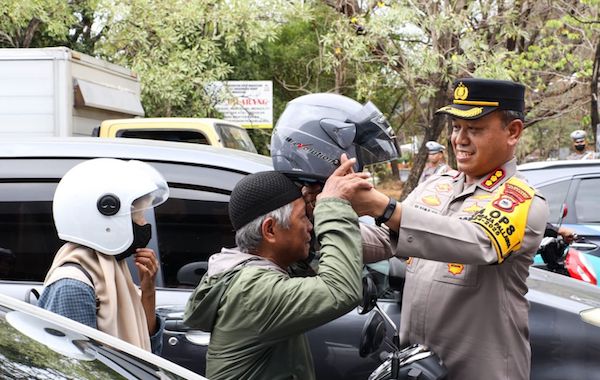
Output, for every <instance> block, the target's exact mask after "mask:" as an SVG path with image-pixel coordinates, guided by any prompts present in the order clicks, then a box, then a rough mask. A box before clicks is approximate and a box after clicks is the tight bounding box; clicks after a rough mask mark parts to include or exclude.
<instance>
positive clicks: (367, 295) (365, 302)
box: [357, 273, 377, 314]
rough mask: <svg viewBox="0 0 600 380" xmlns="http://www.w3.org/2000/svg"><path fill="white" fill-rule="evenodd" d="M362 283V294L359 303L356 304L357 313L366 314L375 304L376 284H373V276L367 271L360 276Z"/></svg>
mask: <svg viewBox="0 0 600 380" xmlns="http://www.w3.org/2000/svg"><path fill="white" fill-rule="evenodd" d="M362 284H363V294H362V300H361V302H360V305H358V307H357V309H358V314H367V313H368V312H369V311H371V310H373V308H374V307H375V304H376V303H377V286H375V281H373V276H371V274H370V273H367V274H365V275H364V276H363V278H362Z"/></svg>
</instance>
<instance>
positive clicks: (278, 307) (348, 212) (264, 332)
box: [235, 198, 362, 339]
mask: <svg viewBox="0 0 600 380" xmlns="http://www.w3.org/2000/svg"><path fill="white" fill-rule="evenodd" d="M315 232H316V235H317V238H318V239H319V242H320V245H321V259H320V261H319V271H318V274H317V275H316V276H315V277H303V278H289V277H287V276H285V275H282V274H281V273H278V272H276V271H272V270H264V269H262V270H258V269H257V270H244V271H242V274H241V275H240V277H241V276H255V277H256V278H254V279H252V278H246V279H244V280H242V279H241V278H240V279H238V281H236V284H235V285H237V284H240V283H244V284H249V285H247V286H248V287H249V288H248V289H240V291H241V292H243V293H246V292H247V296H244V297H242V298H241V299H242V300H243V302H244V304H245V307H246V309H247V311H248V314H247V318H256V319H257V321H256V323H254V324H252V325H254V326H258V327H257V328H258V329H259V331H258V332H259V333H260V334H261V337H263V338H264V339H279V338H286V337H289V336H290V335H294V334H299V333H302V332H305V331H307V330H310V329H312V328H315V327H317V326H319V325H322V324H324V323H327V322H329V321H331V320H333V319H335V318H337V317H339V316H341V315H344V314H345V313H347V312H348V311H350V310H352V308H354V307H355V306H356V305H357V304H358V302H359V300H360V298H361V295H362V280H361V270H362V252H361V237H360V231H359V227H358V217H357V215H356V213H355V212H354V210H353V209H352V208H351V207H350V204H349V203H348V202H346V201H343V200H340V199H335V198H329V199H323V200H320V201H319V202H318V203H317V207H316V208H315ZM250 292H251V294H250Z"/></svg>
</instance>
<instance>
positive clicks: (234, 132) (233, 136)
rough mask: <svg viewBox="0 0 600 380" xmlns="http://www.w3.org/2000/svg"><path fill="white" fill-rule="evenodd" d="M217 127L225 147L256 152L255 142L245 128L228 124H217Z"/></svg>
mask: <svg viewBox="0 0 600 380" xmlns="http://www.w3.org/2000/svg"><path fill="white" fill-rule="evenodd" d="M216 128H217V132H218V134H219V136H220V137H221V141H222V143H223V146H224V147H225V148H232V149H239V150H245V151H247V152H252V153H256V148H255V147H254V143H253V142H252V139H250V136H249V135H248V132H246V130H245V129H243V128H240V127H237V126H235V125H227V124H216Z"/></svg>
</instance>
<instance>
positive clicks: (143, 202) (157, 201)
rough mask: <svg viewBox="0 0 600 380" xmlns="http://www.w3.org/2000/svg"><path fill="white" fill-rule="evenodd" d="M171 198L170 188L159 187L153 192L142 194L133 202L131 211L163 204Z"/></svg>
mask: <svg viewBox="0 0 600 380" xmlns="http://www.w3.org/2000/svg"><path fill="white" fill-rule="evenodd" d="M167 198H169V190H168V189H165V188H160V187H159V188H158V189H156V190H154V191H153V192H151V193H148V194H146V195H142V196H141V197H139V198H137V199H136V200H134V201H133V202H132V203H131V212H136V211H143V210H147V209H149V208H154V207H156V206H158V205H161V204H163V203H164V202H165V201H166V200H167Z"/></svg>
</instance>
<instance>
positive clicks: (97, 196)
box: [52, 158, 169, 255]
mask: <svg viewBox="0 0 600 380" xmlns="http://www.w3.org/2000/svg"><path fill="white" fill-rule="evenodd" d="M142 197H145V198H144V200H145V201H144V202H137V203H136V207H137V208H136V210H135V211H141V210H142V209H143V208H151V207H156V206H158V205H160V204H161V203H163V202H164V201H166V200H167V198H168V197H169V187H168V186H167V182H166V181H165V179H164V178H163V177H162V175H161V174H160V173H159V172H158V171H156V169H154V168H153V167H152V166H150V165H148V164H146V163H144V162H141V161H134V160H131V161H124V160H117V159H114V158H96V159H92V160H89V161H85V162H82V163H81V164H78V165H77V166H75V167H73V168H72V169H71V170H69V171H68V172H67V173H66V174H65V175H64V177H63V178H62V180H61V181H60V182H59V184H58V186H57V188H56V192H55V193H54V202H53V204H52V212H53V215H54V223H55V225H56V230H57V231H58V236H59V237H60V238H61V239H62V240H66V241H70V242H73V243H78V244H81V245H84V246H86V247H90V248H92V249H95V250H97V251H99V252H102V253H104V254H107V255H117V254H119V253H121V252H123V251H125V250H126V249H127V248H129V246H130V245H131V243H132V242H133V226H132V219H131V213H132V212H133V211H134V210H133V207H134V205H133V203H134V201H136V200H138V199H140V198H142ZM139 205H143V206H139Z"/></svg>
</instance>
